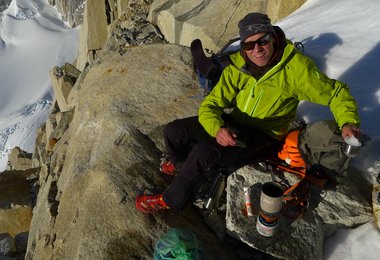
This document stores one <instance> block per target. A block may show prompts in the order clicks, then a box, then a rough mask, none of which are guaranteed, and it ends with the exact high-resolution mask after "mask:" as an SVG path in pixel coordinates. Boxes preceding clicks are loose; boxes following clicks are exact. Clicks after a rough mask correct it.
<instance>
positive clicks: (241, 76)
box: [198, 41, 360, 139]
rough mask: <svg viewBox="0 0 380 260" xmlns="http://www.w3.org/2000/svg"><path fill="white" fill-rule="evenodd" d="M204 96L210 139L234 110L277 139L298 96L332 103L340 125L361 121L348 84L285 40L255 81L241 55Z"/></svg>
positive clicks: (202, 115)
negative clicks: (275, 58)
mask: <svg viewBox="0 0 380 260" xmlns="http://www.w3.org/2000/svg"><path fill="white" fill-rule="evenodd" d="M230 58H231V60H232V64H230V65H228V66H227V67H226V68H225V69H224V70H223V73H222V76H221V78H220V80H219V82H218V84H217V85H216V86H215V87H214V88H213V90H212V91H211V92H210V94H209V95H207V96H206V97H205V99H204V100H203V102H202V104H201V106H200V108H199V111H198V116H199V121H200V123H201V124H202V126H203V127H204V128H205V129H206V131H207V132H208V133H209V134H210V135H211V136H213V137H215V136H216V133H217V131H218V130H219V128H220V127H221V126H223V125H224V122H223V119H222V117H221V115H222V114H223V112H224V110H225V109H226V108H233V111H232V116H233V118H234V119H235V120H236V121H237V122H239V123H242V124H245V125H250V126H253V127H256V128H259V129H261V130H262V131H264V132H266V133H267V134H269V135H270V136H272V137H274V138H276V139H281V138H282V137H283V136H284V135H285V134H286V133H287V130H288V127H289V124H290V122H291V121H292V120H294V117H295V115H296V111H297V106H298V103H299V101H300V100H307V101H310V102H314V103H317V104H321V105H326V106H329V107H330V110H331V112H332V113H333V115H334V117H335V120H336V122H337V124H338V126H339V127H340V128H341V127H342V126H343V125H344V124H346V123H354V124H357V125H358V124H359V123H360V122H359V116H358V109H357V105H356V102H355V100H354V98H353V97H352V96H351V95H350V92H349V88H348V87H347V85H346V84H344V83H342V82H339V81H337V80H334V79H330V78H328V77H327V76H326V75H325V74H324V73H322V72H321V71H320V70H319V69H318V68H317V67H316V65H315V63H314V62H313V61H312V60H311V59H310V58H308V57H307V56H305V55H303V54H302V53H301V52H299V51H298V50H297V49H296V48H295V47H294V46H293V44H292V43H291V42H290V41H288V43H287V45H286V47H285V49H284V53H283V56H282V59H281V60H280V62H279V63H277V64H276V65H275V66H274V67H273V68H271V69H270V70H269V71H268V72H267V73H266V74H264V75H263V76H262V77H261V78H260V79H259V80H256V79H255V78H254V77H253V76H252V75H250V74H249V72H248V71H246V70H244V68H243V67H244V64H245V61H244V58H243V57H242V56H241V55H240V53H239V52H238V53H235V54H232V55H231V56H230Z"/></svg>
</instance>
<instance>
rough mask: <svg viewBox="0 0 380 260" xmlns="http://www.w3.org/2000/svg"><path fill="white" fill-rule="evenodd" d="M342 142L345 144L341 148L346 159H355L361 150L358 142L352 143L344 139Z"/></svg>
mask: <svg viewBox="0 0 380 260" xmlns="http://www.w3.org/2000/svg"><path fill="white" fill-rule="evenodd" d="M344 141H345V144H344V147H343V152H344V154H345V155H346V156H347V157H351V158H353V157H355V156H356V155H357V154H358V153H359V150H360V148H361V143H360V142H356V143H352V142H350V141H349V140H347V139H345V140H344Z"/></svg>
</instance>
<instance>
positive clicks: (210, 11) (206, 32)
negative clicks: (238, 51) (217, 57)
mask: <svg viewBox="0 0 380 260" xmlns="http://www.w3.org/2000/svg"><path fill="white" fill-rule="evenodd" d="M304 2H305V1H304V0H292V1H278V0H267V1H261V0H233V1H231V0H217V1H216V0H196V1H176V0H157V1H154V2H153V4H152V7H151V9H150V12H149V16H148V20H149V21H150V22H151V23H153V24H155V25H157V26H158V27H159V28H160V30H161V32H162V34H163V35H164V36H165V39H166V40H167V41H169V42H170V43H177V44H181V45H185V46H190V44H191V42H192V41H193V40H194V39H197V38H198V39H201V40H202V42H203V44H204V47H205V48H207V49H210V50H212V51H214V52H216V51H218V50H219V49H220V48H222V47H223V46H224V45H225V44H226V43H227V42H228V41H229V40H230V39H232V38H234V37H236V36H238V33H239V31H238V26H237V24H238V22H239V21H240V19H242V18H243V17H244V16H245V15H246V14H247V13H250V12H254V11H255V12H263V13H267V14H268V15H269V17H270V18H272V21H273V22H275V21H276V20H278V19H280V18H283V17H286V16H287V15H289V14H290V13H292V12H293V11H295V10H296V9H297V8H298V7H300V6H301V5H302V4H303V3H304Z"/></svg>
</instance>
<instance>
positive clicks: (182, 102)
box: [26, 44, 234, 259]
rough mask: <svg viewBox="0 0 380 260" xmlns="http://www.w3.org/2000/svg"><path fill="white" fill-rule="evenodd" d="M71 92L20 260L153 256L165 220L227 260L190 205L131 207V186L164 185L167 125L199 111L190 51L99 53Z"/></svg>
mask: <svg viewBox="0 0 380 260" xmlns="http://www.w3.org/2000/svg"><path fill="white" fill-rule="evenodd" d="M74 91H76V92H77V99H76V100H73V101H72V102H75V103H74V104H72V105H73V107H75V111H74V116H73V118H72V121H71V122H70V125H69V127H68V129H67V130H66V131H65V133H64V134H63V135H62V137H61V138H60V139H59V140H58V141H57V143H56V144H55V145H54V147H53V149H52V154H51V155H50V156H49V157H47V158H46V157H45V162H44V163H45V164H48V167H42V169H43V171H41V173H40V185H41V186H40V191H39V194H38V200H37V205H36V206H35V208H34V212H33V213H34V215H33V220H32V225H31V229H30V234H29V241H28V252H27V256H26V259H51V258H60V259H78V258H83V257H85V258H88V259H122V258H124V259H131V258H143V259H150V258H151V257H152V254H153V246H154V243H155V242H156V241H157V239H158V237H159V236H160V235H161V234H163V232H165V231H166V230H167V229H168V228H169V227H180V228H181V227H182V228H186V229H188V230H190V231H192V232H194V233H195V234H196V236H197V238H198V239H199V240H200V241H201V243H202V245H204V249H205V250H204V252H205V255H206V257H207V258H206V259H216V258H215V256H217V255H220V254H222V255H225V256H226V257H225V259H233V257H234V256H233V254H232V252H231V251H229V249H228V248H226V247H223V246H220V242H219V241H218V240H217V238H216V237H215V236H214V235H213V233H212V232H211V231H210V230H209V229H208V228H207V227H206V226H205V224H204V223H203V222H202V221H201V218H200V217H199V216H198V214H197V212H196V211H195V210H194V209H193V208H192V207H191V206H189V208H187V209H186V210H185V212H184V213H182V214H179V215H170V214H169V215H168V214H163V215H153V216H145V215H144V214H142V213H140V212H139V211H137V210H136V209H135V206H134V199H135V197H136V195H137V194H138V193H140V192H143V191H160V190H162V189H164V187H165V186H166V183H165V181H164V180H163V179H162V178H161V177H160V176H159V173H158V164H159V159H160V156H161V153H162V152H163V151H164V149H163V147H164V144H163V140H162V129H163V127H164V125H165V124H167V123H168V122H169V121H171V120H174V119H176V118H182V117H186V116H192V115H195V114H196V112H197V108H198V106H199V102H200V100H201V99H199V98H195V97H196V96H199V95H200V94H201V91H200V88H199V87H198V86H197V81H196V79H195V77H194V75H193V73H192V62H191V56H190V52H189V50H188V48H185V47H181V46H178V45H172V44H163V45H150V46H141V47H134V48H130V49H128V51H127V52H126V53H125V54H124V55H123V56H121V55H120V54H118V53H112V54H109V55H106V56H104V57H102V58H101V59H99V60H98V61H97V63H96V64H95V65H94V66H93V67H91V68H89V70H88V73H87V76H86V78H85V79H84V81H83V82H82V83H81V84H79V83H78V84H76V85H75V86H74ZM41 140H42V139H41ZM37 145H38V144H37ZM41 147H42V148H43V146H41ZM231 254H232V255H231Z"/></svg>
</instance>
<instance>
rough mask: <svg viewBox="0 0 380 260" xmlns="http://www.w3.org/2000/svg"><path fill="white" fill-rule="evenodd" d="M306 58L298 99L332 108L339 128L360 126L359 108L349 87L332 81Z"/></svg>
mask: <svg viewBox="0 0 380 260" xmlns="http://www.w3.org/2000/svg"><path fill="white" fill-rule="evenodd" d="M303 58H305V59H306V60H305V62H306V64H307V66H303V68H302V69H301V68H300V69H299V70H298V72H299V73H300V74H299V75H298V77H299V81H298V84H299V85H298V88H297V89H298V91H297V92H298V99H299V100H307V101H310V102H314V103H317V104H321V105H326V106H329V107H330V110H331V112H332V113H333V115H334V118H335V121H336V122H337V124H338V126H339V128H342V126H343V125H344V124H346V123H353V124H356V125H359V124H360V120H359V114H358V107H357V104H356V102H355V99H354V98H353V96H352V95H351V94H350V90H349V88H348V86H347V85H346V84H345V83H343V82H340V81H338V80H335V79H330V78H329V77H327V76H326V75H325V74H324V73H323V72H321V71H320V70H319V69H318V68H317V66H316V65H315V63H314V62H313V61H312V60H310V59H308V58H307V57H303Z"/></svg>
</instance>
